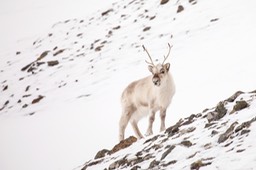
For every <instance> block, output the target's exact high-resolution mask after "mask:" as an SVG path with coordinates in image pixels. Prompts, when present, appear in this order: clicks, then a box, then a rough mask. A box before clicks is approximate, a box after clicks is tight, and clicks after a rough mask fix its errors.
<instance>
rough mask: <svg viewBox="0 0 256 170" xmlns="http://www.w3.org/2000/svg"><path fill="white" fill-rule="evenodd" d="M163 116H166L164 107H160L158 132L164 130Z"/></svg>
mask: <svg viewBox="0 0 256 170" xmlns="http://www.w3.org/2000/svg"><path fill="white" fill-rule="evenodd" d="M165 117H166V109H161V110H160V118H161V127H160V132H162V131H164V130H165Z"/></svg>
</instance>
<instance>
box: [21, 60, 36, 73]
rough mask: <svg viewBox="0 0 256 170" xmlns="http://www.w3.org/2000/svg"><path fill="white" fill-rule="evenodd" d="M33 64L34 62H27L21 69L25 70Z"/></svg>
mask: <svg viewBox="0 0 256 170" xmlns="http://www.w3.org/2000/svg"><path fill="white" fill-rule="evenodd" d="M33 64H34V62H32V63H29V64H28V65H26V66H25V67H23V68H22V69H21V71H26V70H27V69H28V68H29V67H31V66H32V65H33Z"/></svg>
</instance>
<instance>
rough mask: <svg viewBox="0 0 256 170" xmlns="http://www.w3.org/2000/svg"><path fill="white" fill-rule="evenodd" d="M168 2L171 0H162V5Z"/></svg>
mask: <svg viewBox="0 0 256 170" xmlns="http://www.w3.org/2000/svg"><path fill="white" fill-rule="evenodd" d="M167 2H169V0H161V2H160V5H164V4H166V3H167Z"/></svg>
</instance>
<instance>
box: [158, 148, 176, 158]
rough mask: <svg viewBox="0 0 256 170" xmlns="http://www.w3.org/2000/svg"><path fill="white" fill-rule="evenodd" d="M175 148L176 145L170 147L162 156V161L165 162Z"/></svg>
mask: <svg viewBox="0 0 256 170" xmlns="http://www.w3.org/2000/svg"><path fill="white" fill-rule="evenodd" d="M174 148H175V145H171V146H169V148H168V149H167V150H166V151H165V152H164V153H163V154H162V157H161V160H163V159H164V158H165V157H166V156H167V155H168V154H169V153H171V152H172V150H173V149H174Z"/></svg>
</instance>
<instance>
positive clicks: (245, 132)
mask: <svg viewBox="0 0 256 170" xmlns="http://www.w3.org/2000/svg"><path fill="white" fill-rule="evenodd" d="M250 131H251V130H249V129H244V130H242V131H241V133H240V135H244V134H247V133H249V132H250Z"/></svg>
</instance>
